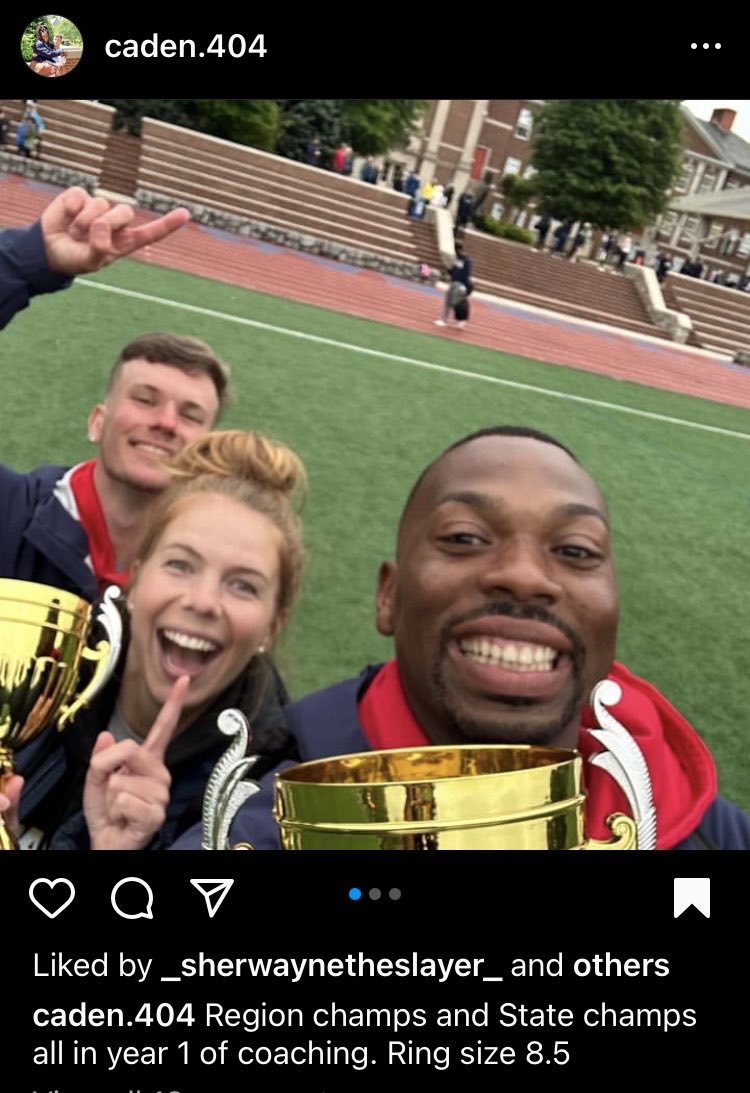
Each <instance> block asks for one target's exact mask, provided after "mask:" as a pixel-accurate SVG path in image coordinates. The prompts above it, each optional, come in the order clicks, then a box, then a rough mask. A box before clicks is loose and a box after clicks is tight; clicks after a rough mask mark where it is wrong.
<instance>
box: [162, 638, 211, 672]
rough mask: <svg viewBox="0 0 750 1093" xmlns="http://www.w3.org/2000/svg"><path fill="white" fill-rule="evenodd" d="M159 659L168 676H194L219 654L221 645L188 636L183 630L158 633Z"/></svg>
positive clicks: (206, 639)
mask: <svg viewBox="0 0 750 1093" xmlns="http://www.w3.org/2000/svg"><path fill="white" fill-rule="evenodd" d="M157 636H158V639H159V646H160V648H161V654H162V656H161V659H162V664H163V666H164V669H165V671H166V673H167V675H169V676H173V677H174V678H177V677H179V676H196V675H198V674H199V673H200V672H202V671H203V669H204V668H205V667H206V665H208V664H210V663H211V661H213V660H215V659H216V657H217V656H218V655H219V653H220V652H221V649H222V647H221V645H220V644H219V643H218V642H216V641H213V640H212V639H211V638H207V637H202V636H201V635H199V634H189V633H187V632H186V631H185V630H175V629H172V628H170V629H165V630H159V631H158V634H157Z"/></svg>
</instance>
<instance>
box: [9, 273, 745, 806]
mask: <svg viewBox="0 0 750 1093" xmlns="http://www.w3.org/2000/svg"><path fill="white" fill-rule="evenodd" d="M311 276H314V265H312V264H311ZM88 280H94V281H97V282H100V283H103V284H106V285H111V286H120V287H122V288H125V289H127V290H130V291H132V292H138V293H143V294H146V295H151V296H157V297H161V298H163V299H164V300H170V301H173V302H175V303H178V304H189V305H192V306H194V307H197V308H203V309H211V310H213V311H214V312H216V313H217V314H213V315H208V314H202V313H197V312H195V311H189V310H185V309H184V308H180V307H178V308H175V307H171V306H167V305H166V304H165V303H163V302H158V301H153V300H145V299H138V298H135V297H131V296H127V295H119V294H114V293H111V292H107V291H101V290H99V289H96V288H92V287H89V286H88V285H75V286H74V287H73V288H71V289H70V290H68V291H66V292H62V293H57V294H55V295H52V296H48V297H45V298H43V299H38V300H36V301H34V303H33V304H32V306H31V307H30V308H29V309H28V310H27V311H26V312H24V313H23V314H21V315H19V316H18V317H17V318H15V319H14V320H13V322H12V323H11V324H10V325H9V326H8V327H7V329H6V330H5V331H4V332H3V334H2V338H1V339H0V362H1V363H0V367H1V368H2V391H3V397H2V417H3V429H2V434H0V435H1V439H0V459H2V461H3V462H5V463H8V464H10V465H12V466H15V467H17V468H18V469H22V470H23V469H27V468H30V467H32V466H34V465H35V464H36V463H38V462H54V461H61V462H66V463H69V462H75V461H78V460H80V459H82V458H86V457H88V456H89V455H90V454H91V449H90V446H89V445H88V444H87V442H86V418H87V415H88V412H89V410H90V408H91V406H92V404H93V403H94V402H95V401H96V400H97V397H98V395H99V393H100V392H101V390H102V389H103V385H104V382H105V379H106V376H107V373H108V371H109V368H110V366H111V364H112V361H113V360H114V358H115V356H116V355H117V352H118V350H119V349H120V348H121V347H122V345H123V344H124V343H125V342H127V341H128V340H129V339H131V338H132V337H135V336H136V335H137V334H141V333H144V332H146V331H148V330H172V331H175V332H179V333H186V334H195V335H197V336H199V337H202V338H204V339H205V340H206V341H208V342H210V343H211V345H212V346H213V347H214V348H215V349H216V351H217V352H218V353H219V355H220V356H221V357H223V358H224V359H225V360H226V361H227V362H229V363H230V364H231V366H232V369H233V376H234V388H235V392H236V400H235V403H234V405H233V406H232V407H231V408H230V410H229V411H228V413H227V414H226V415H225V417H224V419H223V424H224V425H225V426H227V427H245V428H248V427H257V428H260V429H263V430H265V431H267V432H269V433H270V434H272V435H274V436H276V437H278V438H279V439H282V440H285V441H287V442H289V443H290V444H291V445H292V446H293V447H295V448H296V449H297V451H298V452H299V453H300V454H301V455H302V457H303V458H304V459H305V461H306V463H307V466H308V469H309V472H310V479H311V493H310V498H309V501H308V504H307V507H306V511H305V524H306V538H307V542H308V546H309V556H310V562H309V569H308V574H307V579H306V586H305V591H304V595H303V599H302V602H301V604H300V607H299V609H298V611H297V613H296V616H295V620H294V622H293V624H292V627H291V630H290V633H289V635H288V639H287V641H286V643H285V649H284V653H283V667H284V669H285V674H286V676H287V678H288V681H289V685H290V687H291V689H292V691H293V693H294V694H295V695H300V694H302V693H304V692H306V691H308V690H310V689H312V688H315V687H318V686H322V685H325V684H327V683H330V682H333V681H335V680H337V679H340V678H343V677H344V676H345V675H348V674H352V673H355V672H357V671H358V670H359V669H360V668H361V667H362V666H363V665H364V664H365V663H367V662H372V661H377V660H379V659H382V658H383V657H384V656H385V655H387V653H388V652H389V644H388V643H387V642H385V641H383V640H382V639H381V638H379V637H378V635H377V634H376V632H375V629H374V625H373V604H374V588H375V577H376V573H377V567H378V563H379V562H380V561H381V560H382V559H383V558H386V557H390V556H391V555H392V551H393V546H394V533H395V527H396V522H397V519H398V516H399V513H400V508H401V505H402V503H403V501H404V499H405V497H406V494H407V492H408V490H409V488H410V487H411V484H412V482H413V480H414V478H415V477H416V475H417V474H418V473H419V471H421V469H422V467H423V466H424V465H425V463H426V462H427V461H428V460H430V459H431V458H433V457H434V456H435V455H437V454H438V453H439V452H440V451H441V450H442V448H443V447H445V446H446V445H447V444H449V443H451V442H453V441H454V440H456V439H458V438H459V437H460V436H462V435H463V434H465V433H467V432H470V431H473V430H474V429H477V428H480V427H482V426H486V425H493V424H501V423H513V424H526V425H532V426H534V427H536V428H538V429H542V430H545V431H547V432H550V433H552V434H553V435H555V436H557V437H558V438H559V439H560V440H562V441H563V442H564V443H566V444H568V445H569V446H571V447H572V448H573V450H574V451H575V452H576V453H577V454H578V456H579V458H580V459H581V461H582V462H583V463H584V464H585V465H586V466H587V467H588V468H589V469H590V470H592V471H593V473H594V474H595V476H596V477H597V479H598V481H599V483H600V484H601V486H602V487H603V489H604V492H605V494H606V495H607V497H608V499H609V503H610V509H611V514H612V520H613V529H614V543H615V552H616V559H617V563H618V569H619V574H620V581H621V588H622V598H623V611H622V625H621V643H620V649H619V656H620V659H621V660H623V661H624V662H625V663H626V664H627V665H628V666H629V667H630V668H631V669H632V670H634V671H636V672H638V673H639V674H642V675H645V676H647V677H648V678H649V679H651V680H652V681H653V682H654V683H655V684H656V685H657V686H658V687H659V688H660V689H661V690H663V691H664V692H665V693H666V695H667V696H668V697H669V698H670V699H671V700H672V701H673V702H674V703H675V705H677V706H678V707H679V708H680V710H681V711H682V712H683V713H684V714H685V716H686V717H688V718H689V719H690V720H691V721H692V722H693V724H694V725H695V726H696V727H697V728H698V729H699V731H700V732H701V733H702V734H703V735H704V737H705V738H706V740H707V741H708V743H709V745H710V747H711V749H712V751H713V753H714V755H715V756H716V759H717V763H718V767H719V777H720V785H721V788H722V790H723V792H724V793H725V795H726V796H728V797H730V798H731V799H733V800H734V801H736V802H737V803H739V804H740V805H742V806H743V807H745V808H746V809H747V810H750V747H749V746H748V742H747V741H746V740H745V737H744V734H745V731H746V729H745V719H746V716H747V709H748V705H750V684H748V681H747V676H748V671H749V670H750V657H749V656H748V650H747V647H746V646H745V644H744V642H745V640H746V638H745V635H746V633H747V629H748V622H747V619H748V615H749V614H750V611H749V610H748V608H749V607H750V591H748V589H749V580H748V570H749V569H750V551H748V548H747V498H748V487H747V482H748V480H750V415H748V414H747V412H746V411H743V410H738V409H733V408H731V407H724V406H720V405H718V404H713V403H707V402H702V401H701V400H699V399H694V398H689V397H686V396H681V395H671V394H667V393H662V392H659V391H655V390H651V389H648V388H645V387H639V386H637V385H635V384H628V383H623V382H619V381H615V380H610V379H606V378H602V377H599V376H594V375H590V374H588V373H584V372H578V371H575V370H572V369H569V368H564V367H560V366H555V365H546V364H541V363H539V362H536V361H530V360H525V359H523V358H520V357H513V356H509V355H506V354H503V353H496V352H492V351H490V350H485V349H478V348H474V347H472V346H469V345H465V344H456V343H454V342H453V341H449V340H447V339H445V338H444V337H441V336H439V335H438V336H435V337H432V336H427V335H421V334H415V333H410V332H409V331H404V330H400V329H396V328H395V327H389V326H385V325H382V324H378V323H373V322H367V321H364V320H359V319H352V318H348V317H346V316H344V315H339V314H334V313H332V312H327V311H322V310H319V309H316V308H312V307H307V306H304V305H299V304H293V303H290V302H288V301H285V300H279V299H276V298H273V297H269V296H263V295H260V294H257V293H253V292H248V291H245V290H243V289H240V288H235V287H232V286H228V285H222V284H219V283H216V282H212V281H207V280H203V279H201V278H197V277H191V276H186V275H183V274H179V273H172V272H170V271H167V270H162V269H155V268H152V267H149V266H146V265H144V264H141V263H138V262H121V263H118V264H117V265H116V266H115V267H113V268H112V269H110V270H108V271H106V272H104V273H101V274H97V275H96V276H95V277H93V278H89V279H88ZM230 317H236V318H239V319H241V320H246V321H247V320H249V321H250V322H249V324H248V323H247V322H244V323H243V322H240V323H238V322H233V321H230ZM253 323H257V324H260V325H258V326H254V325H252V324H253ZM264 324H265V325H264ZM271 327H273V328H275V329H271ZM291 332H296V333H297V334H302V335H306V337H294V336H291ZM358 349H359V350H361V349H364V350H369V351H370V352H366V353H363V352H360V351H358ZM394 356H397V357H400V358H402V359H401V360H398V359H393V357H394ZM403 358H408V360H404V359H403ZM425 364H428V365H429V364H432V365H439V366H443V369H444V370H442V371H441V370H440V369H437V370H436V369H431V368H425V367H423V366H421V365H425ZM685 366H686V368H695V367H699V364H698V362H697V361H696V360H695V359H694V358H692V357H690V356H686V360H685ZM451 370H461V371H462V372H463V373H467V372H468V373H472V375H468V376H467V375H465V374H462V375H457V374H455V371H451ZM479 377H485V379H481V378H479ZM487 377H489V378H490V379H492V378H495V379H499V380H504V381H512V382H515V383H516V384H520V385H527V386H531V387H536V388H539V389H541V390H537V391H533V390H528V389H524V388H523V387H514V386H513V385H512V383H511V384H505V383H491V382H487V379H486V378H487ZM545 392H547V393H545ZM553 392H555V393H558V394H567V395H569V396H575V397H577V399H578V400H580V401H576V400H575V398H574V399H570V398H568V399H561V398H558V397H552V393H553ZM596 403H599V405H597V404H596ZM601 403H607V404H609V405H606V406H605V405H601ZM618 406H619V407H629V408H632V409H637V410H641V411H645V412H646V413H650V414H653V415H661V416H662V417H671V418H676V419H679V421H680V422H682V424H678V423H675V422H668V421H664V420H658V419H657V418H653V417H652V418H649V417H648V416H642V415H640V414H626V413H622V412H618V410H617V409H616V407H618ZM690 424H693V425H694V424H703V425H708V426H712V427H714V428H715V429H718V430H726V431H728V432H726V433H722V432H711V431H705V430H701V429H698V428H694V427H689V425H690ZM732 433H740V434H742V436H735V435H731V434H732Z"/></svg>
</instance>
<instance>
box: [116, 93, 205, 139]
mask: <svg viewBox="0 0 750 1093" xmlns="http://www.w3.org/2000/svg"><path fill="white" fill-rule="evenodd" d="M194 101H195V100H194V99H99V102H101V103H104V105H105V106H114V108H115V110H116V111H117V113H116V114H115V122H114V125H115V129H126V130H127V131H128V132H129V133H133V135H134V136H140V132H141V118H156V120H157V121H168V122H171V124H172V125H184V126H186V127H187V128H188V129H192V128H193V119H192V115H191V113H190V107H191V106H192V104H193V103H194Z"/></svg>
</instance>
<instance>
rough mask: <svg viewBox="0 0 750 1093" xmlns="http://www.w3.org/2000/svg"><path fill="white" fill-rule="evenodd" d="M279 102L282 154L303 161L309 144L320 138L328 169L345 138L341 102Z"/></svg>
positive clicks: (277, 141)
mask: <svg viewBox="0 0 750 1093" xmlns="http://www.w3.org/2000/svg"><path fill="white" fill-rule="evenodd" d="M277 102H278V107H279V128H278V134H277V137H276V151H277V152H278V153H279V155H280V156H286V157H287V158H288V159H298V160H301V161H302V162H304V161H305V159H306V153H307V146H308V144H309V143H310V141H311V140H312V139H313V137H319V138H320V146H321V150H322V153H323V155H322V160H321V165H322V166H324V167H326V166H328V164H329V163H330V159H331V153H332V152H333V150H334V148H336V147H337V146H338V145H339V144H340V143H341V141H342V140H344V139H345V138H344V136H343V120H342V116H341V107H340V105H339V101H338V99H278V100H277Z"/></svg>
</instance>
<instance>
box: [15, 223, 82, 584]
mask: <svg viewBox="0 0 750 1093" xmlns="http://www.w3.org/2000/svg"><path fill="white" fill-rule="evenodd" d="M70 283H71V278H70V277H62V276H61V275H60V274H57V273H52V272H51V271H50V270H49V269H48V267H47V257H46V254H45V250H44V241H43V239H42V229H41V225H40V224H39V223H38V222H37V223H36V224H33V225H32V226H31V227H30V228H18V229H16V228H13V229H11V230H9V231H4V232H2V234H0V327H3V326H5V325H6V324H7V323H8V322H10V320H11V319H12V317H13V316H14V315H15V314H16V312H17V311H20V310H22V309H23V308H25V307H27V306H28V303H29V300H30V299H31V297H32V296H35V295H39V294H41V293H46V292H54V291H56V290H57V289H61V288H65V287H66V286H67V285H69V284H70ZM65 471H66V468H65V467H55V466H45V467H38V468H37V469H36V470H33V471H30V472H29V473H28V474H21V473H19V472H18V471H14V470H11V468H10V467H5V466H3V465H2V464H0V528H2V535H0V577H11V578H15V579H17V580H24V581H38V582H39V583H40V584H49V585H53V586H54V587H55V588H62V589H65V590H66V591H67V592H73V593H75V594H76V595H78V596H83V597H84V599H87V600H91V601H93V600H95V599H96V598H97V596H98V594H99V589H98V588H97V583H96V579H95V577H94V574H93V571H92V569H91V567H90V566H89V565H88V563H87V561H86V559H87V557H88V553H89V544H88V538H87V536H86V532H85V531H84V530H83V528H82V527H81V525H80V524H79V523H78V521H77V520H75V519H74V518H73V517H72V516H71V515H70V513H69V512H68V511H67V510H66V509H65V508H64V507H63V505H62V504H61V503H60V502H59V501H58V500H57V498H56V497H55V495H54V490H55V485H56V483H57V482H58V481H59V479H60V478H61V477H62V476H63V475H64V474H65Z"/></svg>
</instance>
